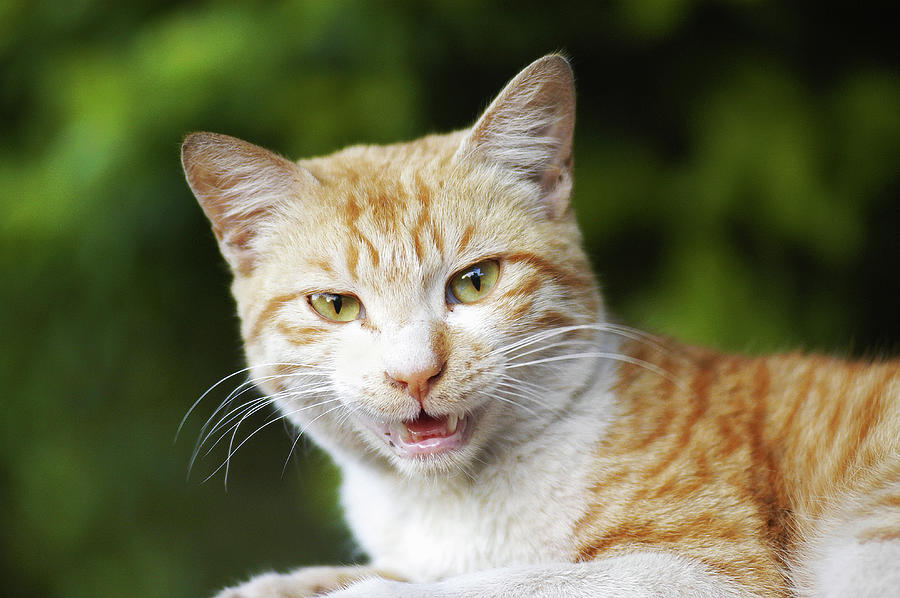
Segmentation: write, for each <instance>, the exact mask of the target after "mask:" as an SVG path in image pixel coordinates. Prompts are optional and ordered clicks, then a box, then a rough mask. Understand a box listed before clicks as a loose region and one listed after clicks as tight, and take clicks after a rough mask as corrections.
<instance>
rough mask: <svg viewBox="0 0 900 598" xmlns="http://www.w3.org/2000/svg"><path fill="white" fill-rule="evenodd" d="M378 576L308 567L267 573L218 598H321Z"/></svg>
mask: <svg viewBox="0 0 900 598" xmlns="http://www.w3.org/2000/svg"><path fill="white" fill-rule="evenodd" d="M373 575H377V572H375V571H374V570H373V569H370V568H369V567H305V568H303V569H297V570H296V571H292V572H291V573H285V574H280V573H263V574H262V575H257V576H256V577H253V578H252V579H250V581H247V582H245V583H242V584H241V585H238V586H234V587H231V588H225V589H224V590H222V591H221V592H219V593H218V594H216V596H215V598H307V597H308V596H321V595H323V594H327V593H329V592H334V591H336V590H340V589H342V588H345V587H347V586H349V585H350V584H352V583H354V582H356V581H359V580H360V579H364V578H367V577H372V576H373Z"/></svg>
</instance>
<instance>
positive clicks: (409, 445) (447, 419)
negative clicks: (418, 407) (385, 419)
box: [379, 411, 469, 457]
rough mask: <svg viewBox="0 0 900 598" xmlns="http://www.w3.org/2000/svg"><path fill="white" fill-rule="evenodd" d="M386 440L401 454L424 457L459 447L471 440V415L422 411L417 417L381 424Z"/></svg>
mask: <svg viewBox="0 0 900 598" xmlns="http://www.w3.org/2000/svg"><path fill="white" fill-rule="evenodd" d="M379 428H380V430H381V433H382V434H383V435H384V437H385V440H386V441H387V442H388V444H390V445H391V446H392V447H393V448H394V449H395V450H396V451H397V453H399V454H400V455H401V456H404V457H424V456H427V455H436V454H440V453H446V452H449V451H452V450H454V449H458V448H460V447H461V446H463V445H465V444H466V442H467V441H468V431H469V417H468V416H466V415H464V416H458V415H442V416H431V415H428V414H427V413H425V412H424V411H420V412H419V415H418V416H417V417H416V418H415V419H410V420H405V421H402V422H395V423H390V424H388V423H383V424H381V425H380V426H379Z"/></svg>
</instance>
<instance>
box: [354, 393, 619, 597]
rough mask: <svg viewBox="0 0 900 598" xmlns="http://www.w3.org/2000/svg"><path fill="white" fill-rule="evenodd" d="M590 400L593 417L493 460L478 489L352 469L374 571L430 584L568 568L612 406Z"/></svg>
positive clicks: (357, 511)
mask: <svg viewBox="0 0 900 598" xmlns="http://www.w3.org/2000/svg"><path fill="white" fill-rule="evenodd" d="M591 394H593V397H590V395H591ZM598 395H599V396H598ZM589 397H590V398H589ZM584 399H585V401H584V403H587V404H588V405H589V407H588V408H587V409H578V411H580V412H581V413H579V414H578V415H577V416H576V415H575V414H574V413H570V414H566V415H565V416H563V417H561V418H559V419H557V420H556V421H554V422H553V423H552V424H550V425H547V426H546V427H544V428H543V431H542V432H541V433H539V434H538V435H537V436H536V437H534V438H532V439H531V440H529V441H528V442H526V443H523V444H521V445H519V446H518V447H517V448H516V449H515V450H513V451H510V452H508V453H506V454H504V455H503V456H502V457H501V458H499V459H498V458H496V456H495V457H494V458H495V459H496V461H495V462H492V464H491V466H490V467H486V468H485V470H484V471H482V472H480V473H479V475H478V477H477V479H476V480H474V481H472V480H466V481H465V482H462V481H457V482H455V483H444V482H439V481H437V480H434V479H430V480H410V479H407V478H402V477H400V476H398V475H394V474H388V473H384V472H378V471H373V470H372V469H369V468H367V467H364V466H361V465H358V464H351V465H348V466H345V467H344V484H343V488H342V498H343V503H344V508H345V512H346V516H347V519H348V521H349V523H350V526H351V527H352V529H353V530H354V532H355V533H356V536H357V538H358V540H359V542H360V544H361V545H362V547H363V548H364V549H365V550H366V552H368V553H369V555H370V556H371V558H372V562H373V564H375V565H376V566H378V567H381V568H384V569H388V570H391V571H395V572H397V573H399V574H401V575H404V576H406V577H408V578H409V579H412V580H429V579H438V578H441V577H445V576H449V575H455V574H460V573H464V572H470V571H476V570H483V569H485V568H491V567H501V566H509V565H522V564H534V563H539V562H543V563H546V562H554V561H568V560H570V559H571V558H572V551H573V547H572V541H571V537H572V529H573V526H574V525H575V524H576V523H577V521H578V519H579V518H580V517H581V516H582V515H583V514H584V510H585V507H586V503H587V500H586V499H587V492H588V490H589V487H590V480H591V477H592V476H591V473H592V468H591V464H592V461H593V457H594V455H593V447H594V446H595V443H596V441H597V439H598V438H599V437H600V435H601V434H602V430H603V428H604V427H605V423H606V418H608V417H609V413H610V411H611V410H610V406H611V401H612V398H611V397H610V396H609V395H608V394H607V393H605V392H600V393H597V394H594V393H588V396H585V397H584ZM580 407H584V405H581V406H580ZM585 411H587V413H585Z"/></svg>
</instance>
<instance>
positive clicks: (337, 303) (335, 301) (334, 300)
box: [331, 295, 343, 314]
mask: <svg viewBox="0 0 900 598" xmlns="http://www.w3.org/2000/svg"><path fill="white" fill-rule="evenodd" d="M342 303H343V301H342V300H341V296H340V295H332V296H331V305H333V306H334V313H336V314H339V313H341V304H342Z"/></svg>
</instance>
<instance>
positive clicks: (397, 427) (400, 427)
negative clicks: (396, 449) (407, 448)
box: [391, 422, 412, 443]
mask: <svg viewBox="0 0 900 598" xmlns="http://www.w3.org/2000/svg"><path fill="white" fill-rule="evenodd" d="M391 427H392V428H393V429H394V434H396V435H397V437H398V438H400V440H402V441H403V442H406V443H410V442H412V436H410V434H409V428H407V427H406V424H404V423H403V422H400V423H396V424H391Z"/></svg>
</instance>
